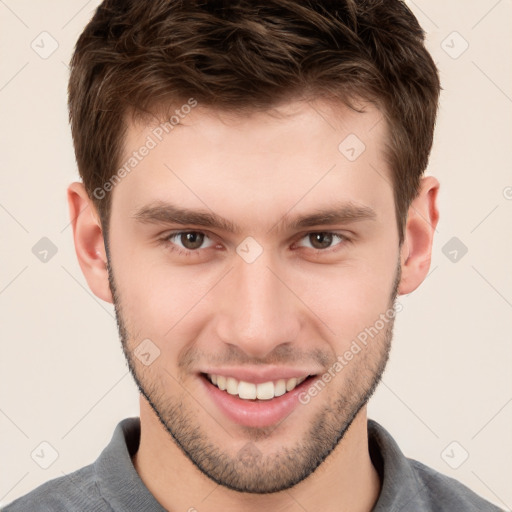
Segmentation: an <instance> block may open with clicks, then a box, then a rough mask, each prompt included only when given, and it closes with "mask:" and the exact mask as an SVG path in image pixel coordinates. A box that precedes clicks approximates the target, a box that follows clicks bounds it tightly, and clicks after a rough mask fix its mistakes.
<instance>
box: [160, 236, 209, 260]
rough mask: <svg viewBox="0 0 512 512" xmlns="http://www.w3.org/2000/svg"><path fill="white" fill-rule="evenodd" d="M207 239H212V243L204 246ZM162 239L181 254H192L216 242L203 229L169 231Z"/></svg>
mask: <svg viewBox="0 0 512 512" xmlns="http://www.w3.org/2000/svg"><path fill="white" fill-rule="evenodd" d="M205 240H210V245H208V246H206V247H202V246H203V244H204V242H205ZM162 241H163V243H164V244H165V245H166V246H168V247H169V248H170V249H171V250H175V251H177V252H178V253H180V254H190V253H192V252H197V251H198V249H207V248H208V247H212V246H213V245H215V242H214V241H213V240H211V239H210V238H209V237H208V236H207V235H206V234H205V233H202V232H201V231H178V232H174V233H169V234H168V235H166V236H165V237H164V238H163V239H162Z"/></svg>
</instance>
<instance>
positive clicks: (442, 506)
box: [368, 419, 502, 512]
mask: <svg viewBox="0 0 512 512" xmlns="http://www.w3.org/2000/svg"><path fill="white" fill-rule="evenodd" d="M368 442H369V451H370V457H371V459H372V463H373V465H374V467H375V468H376V470H377V472H378V473H379V476H380V479H381V483H382V488H381V492H380V495H379V499H378V501H377V504H376V507H375V508H374V511H375V512H385V511H388V510H421V511H422V512H502V511H501V509H500V508H498V507H497V506H496V505H493V504H492V503H490V502H488V501H486V500H484V499H483V498H481V497H480V496H479V495H478V494H476V493H475V492H474V491H472V490H471V489H469V487H467V486H465V485H464V484H462V483H461V482H459V481H457V480H455V479H454V478H451V477H449V476H447V475H444V474H442V473H440V472H439V471H436V470H435V469H433V468H431V467H429V466H426V465H425V464H423V463H421V462H419V461H417V460H415V459H412V458H408V457H406V456H405V455H404V454H403V453H402V451H401V450H400V448H399V446H398V444H397V443H396V441H395V440H394V439H393V437H392V436H391V434H390V433H389V432H388V431H387V430H386V429H385V428H384V427H383V426H382V425H380V424H379V423H377V422H376V421H374V420H371V419H370V420H368Z"/></svg>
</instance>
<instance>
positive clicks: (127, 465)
mask: <svg viewBox="0 0 512 512" xmlns="http://www.w3.org/2000/svg"><path fill="white" fill-rule="evenodd" d="M368 438H369V449H370V456H371V459H372V462H373V464H374V466H375V468H376V469H377V471H378V473H379V475H380V479H381V484H382V488H381V492H380V495H379V499H378V500H377V503H376V504H375V507H374V508H373V512H459V511H470V512H473V511H474V512H500V511H501V510H502V509H500V508H498V507H496V506H495V505H492V504H491V503H489V502H487V501H485V500H484V499H482V498H480V497H479V496H478V495H477V494H475V493H474V492H473V491H471V490H470V489H469V488H467V487H465V486H464V485H463V484H461V483H459V482H458V481H457V480H454V479H453V478H449V477H447V476H445V475H442V474H441V473H439V472H437V471H435V470H433V469H431V468H429V467H427V466H425V465H424V464H422V463H421V462H417V461H415V460H413V459H409V458H406V457H405V456H404V454H403V453H402V452H401V450H400V448H399V447H398V445H397V444H396V442H395V440H394V439H393V438H392V437H391V435H390V434H389V432H388V431H387V430H385V429H384V428H383V427H382V426H381V425H379V424H378V423H377V422H376V421H373V420H368ZM139 439H140V419H139V418H138V417H133V418H126V419H124V420H122V421H120V422H119V424H118V425H117V427H116V429H115V431H114V434H113V436H112V440H111V441H110V443H109V444H108V445H107V446H106V448H105V449H104V450H103V451H102V452H101V454H100V456H99V457H98V458H97V459H96V461H95V462H94V463H92V464H90V465H88V466H85V467H83V468H81V469H78V470H77V471H74V472H73V473H69V474H68V475H66V476H62V477H58V478H55V479H53V480H50V481H48V482H46V483H44V484H42V485H40V486H39V487H37V488H36V489H34V490H33V491H31V492H29V493H28V494H26V495H25V496H22V497H21V498H18V499H17V500H15V501H13V502H12V503H10V504H9V505H7V506H6V507H5V508H3V509H2V512H22V511H23V512H50V511H51V512H75V511H76V512H127V511H137V512H139V511H140V512H166V511H165V509H164V508H163V507H162V506H161V505H160V504H159V503H158V501H157V500H156V499H155V498H154V496H153V495H152V494H151V493H150V492H149V490H148V488H147V487H146V486H145V485H144V483H143V482H142V480H141V479H140V477H139V475H138V473H137V471H136V470H135V468H134V466H133V463H132V460H131V457H132V456H133V455H134V454H135V452H136V451H137V449H138V446H139ZM190 506H191V507H194V504H193V503H191V504H190Z"/></svg>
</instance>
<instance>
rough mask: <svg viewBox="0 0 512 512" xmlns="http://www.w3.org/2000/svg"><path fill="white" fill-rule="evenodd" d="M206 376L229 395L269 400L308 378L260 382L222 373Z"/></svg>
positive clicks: (292, 388)
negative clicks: (238, 378)
mask: <svg viewBox="0 0 512 512" xmlns="http://www.w3.org/2000/svg"><path fill="white" fill-rule="evenodd" d="M206 378H207V379H208V380H209V381H210V382H211V383H212V384H213V385H214V386H216V387H217V388H219V389H220V390H221V391H226V392H227V393H229V394H230V395H236V396H238V397H239V398H242V399H244V400H271V399H272V398H276V397H279V396H282V395H284V394H286V393H289V392H290V391H293V390H294V389H295V388H296V387H297V386H298V385H299V384H301V383H302V382H304V381H305V380H306V379H307V378H308V375H305V376H304V377H300V378H296V377H293V378H291V379H279V380H276V381H268V382H262V383H260V384H254V383H252V382H246V381H243V380H237V379H235V378H234V377H226V376H224V375H213V374H206Z"/></svg>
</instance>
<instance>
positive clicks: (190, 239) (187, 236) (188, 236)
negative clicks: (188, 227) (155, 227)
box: [179, 231, 204, 251]
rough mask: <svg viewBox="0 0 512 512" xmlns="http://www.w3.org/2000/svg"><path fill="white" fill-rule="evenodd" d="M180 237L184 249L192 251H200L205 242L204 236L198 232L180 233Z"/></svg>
mask: <svg viewBox="0 0 512 512" xmlns="http://www.w3.org/2000/svg"><path fill="white" fill-rule="evenodd" d="M179 235H180V242H181V244H182V245H183V247H184V248H185V249H188V250H190V251H193V250H195V249H199V248H200V247H201V245H202V244H203V242H204V234H203V233H199V232H198V231H186V232H183V233H179Z"/></svg>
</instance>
